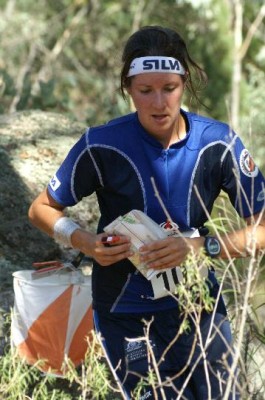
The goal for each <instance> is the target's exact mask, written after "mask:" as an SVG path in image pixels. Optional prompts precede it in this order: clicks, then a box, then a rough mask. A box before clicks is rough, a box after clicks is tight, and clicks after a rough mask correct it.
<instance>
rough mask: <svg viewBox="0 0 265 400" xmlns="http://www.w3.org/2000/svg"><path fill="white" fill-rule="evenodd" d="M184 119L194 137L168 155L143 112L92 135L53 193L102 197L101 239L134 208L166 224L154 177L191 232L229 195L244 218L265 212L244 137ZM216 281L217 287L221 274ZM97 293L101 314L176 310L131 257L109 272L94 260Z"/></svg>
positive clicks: (261, 183)
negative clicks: (142, 117) (141, 117)
mask: <svg viewBox="0 0 265 400" xmlns="http://www.w3.org/2000/svg"><path fill="white" fill-rule="evenodd" d="M181 113H182V115H183V117H184V118H185V120H186V125H187V128H188V129H187V135H186V137H185V138H184V139H183V140H181V141H179V142H177V143H175V144H173V145H171V146H170V147H169V148H168V149H164V148H163V147H162V145H161V144H160V142H158V141H157V140H156V139H155V138H153V137H152V136H150V134H148V133H147V132H146V131H145V129H144V128H143V126H142V125H141V124H140V122H139V120H138V115H137V113H132V114H129V115H125V116H123V117H120V118H117V119H114V120H112V121H110V122H109V123H107V124H106V125H102V126H98V127H92V128H89V129H87V131H86V132H85V133H84V135H83V136H82V137H81V138H80V140H79V141H78V142H77V143H76V144H75V145H74V146H73V148H72V149H71V150H70V152H69V154H68V155H67V157H66V159H65V160H64V162H63V163H62V165H61V166H60V168H59V169H58V171H57V172H56V174H55V175H54V177H53V178H52V179H51V181H50V183H49V185H48V190H49V193H50V195H51V196H52V197H53V198H54V199H55V200H56V201H57V202H58V203H59V204H61V205H62V206H64V207H68V206H73V205H75V204H76V203H78V202H79V201H81V200H82V198H84V197H86V196H89V195H91V194H92V193H94V192H95V193H96V195H97V199H98V204H99V208H100V219H99V223H98V233H100V232H103V228H104V227H105V226H106V225H108V224H109V223H110V222H112V221H113V220H114V219H115V218H117V217H118V216H120V215H124V214H126V213H127V212H129V211H131V210H132V209H138V210H141V211H143V212H145V213H146V214H147V215H148V216H149V217H151V218H152V219H153V220H154V221H156V222H157V223H158V224H161V225H162V224H164V223H165V222H166V216H165V214H164V212H163V210H162V208H161V205H160V204H159V201H158V199H157V197H156V196H155V194H154V189H153V186H152V182H151V177H153V178H154V180H155V183H156V187H157V189H158V191H159V194H160V196H161V198H162V201H163V203H164V205H165V207H166V209H167V210H168V213H169V215H170V216H171V218H172V220H173V221H174V222H176V223H177V224H178V226H179V227H180V229H181V230H183V231H184V230H188V229H191V228H199V227H202V226H203V225H204V224H205V222H206V221H207V213H209V214H210V213H211V211H212V207H213V204H214V201H215V200H216V198H217V197H218V195H219V193H220V191H221V190H223V191H224V192H226V193H227V194H228V196H229V199H230V201H231V203H232V205H233V206H234V208H235V209H236V210H237V212H238V213H239V215H240V216H242V217H245V218H246V217H249V216H250V215H253V214H256V213H258V212H260V211H261V210H262V209H263V207H264V199H265V189H264V188H265V180H264V177H263V176H262V174H261V172H260V171H259V169H258V168H257V166H256V165H255V163H254V162H253V159H252V157H251V156H250V154H249V152H248V151H247V149H246V148H245V147H244V145H243V143H242V142H241V140H240V138H239V137H238V136H237V135H236V134H235V133H234V132H233V131H232V130H231V129H230V127H229V126H228V125H227V124H225V123H222V122H219V121H216V120H213V119H210V118H206V117H203V116H199V115H197V114H194V113H189V112H185V111H183V110H181ZM205 210H207V212H206V211H205ZM209 278H210V280H212V282H213V283H214V284H215V283H216V280H215V277H214V274H213V273H210V276H209ZM92 291H93V306H94V308H95V309H97V310H106V311H109V310H110V311H111V312H149V311H150V312H152V311H155V310H164V309H169V308H173V307H175V306H176V301H175V300H174V299H173V298H172V297H171V296H166V297H163V298H159V299H154V295H153V290H152V285H151V284H150V282H149V281H148V280H147V279H146V278H144V277H143V276H142V275H141V274H140V273H139V272H138V271H137V270H136V268H135V267H134V266H133V264H132V263H131V262H130V261H129V260H128V259H126V260H123V261H121V262H118V263H116V264H113V265H112V266H109V267H101V266H100V265H99V264H97V263H96V262H94V266H93V273H92Z"/></svg>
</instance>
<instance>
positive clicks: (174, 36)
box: [120, 26, 207, 101]
mask: <svg viewBox="0 0 265 400" xmlns="http://www.w3.org/2000/svg"><path fill="white" fill-rule="evenodd" d="M145 56H165V57H173V58H176V59H177V60H179V61H180V63H181V64H182V65H183V67H184V69H185V70H186V75H185V76H183V79H184V80H185V82H186V87H187V88H188V90H189V92H190V94H191V95H192V96H194V97H195V98H196V100H197V101H199V99H198V96H197V93H196V89H195V85H194V83H193V79H192V73H191V72H192V71H191V70H193V71H194V72H195V73H196V75H197V77H198V80H199V82H196V86H198V83H204V84H206V82H207V77H206V74H205V72H204V70H203V69H202V68H201V67H200V66H199V65H198V64H197V63H196V62H195V61H193V60H192V58H191V57H190V55H189V53H188V50H187V47H186V44H185V42H184V40H183V39H182V37H181V36H180V35H179V34H178V33H177V32H175V31H174V30H173V29H169V28H163V27H161V26H144V27H142V28H141V29H139V30H138V31H137V32H135V33H133V34H132V35H131V36H130V37H129V39H128V40H127V43H126V44H125V47H124V50H123V53H122V62H123V67H122V70H121V74H120V90H121V93H122V96H123V97H124V98H125V97H126V88H128V87H130V84H131V79H133V77H127V74H128V71H129V68H130V65H131V62H132V61H133V60H134V59H135V58H138V57H145Z"/></svg>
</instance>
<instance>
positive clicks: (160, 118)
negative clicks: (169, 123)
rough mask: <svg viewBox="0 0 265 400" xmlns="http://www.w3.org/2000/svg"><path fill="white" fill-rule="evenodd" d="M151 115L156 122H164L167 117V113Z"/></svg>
mask: <svg viewBox="0 0 265 400" xmlns="http://www.w3.org/2000/svg"><path fill="white" fill-rule="evenodd" d="M152 117H153V119H154V120H155V121H157V122H164V121H165V119H166V118H167V114H153V115H152Z"/></svg>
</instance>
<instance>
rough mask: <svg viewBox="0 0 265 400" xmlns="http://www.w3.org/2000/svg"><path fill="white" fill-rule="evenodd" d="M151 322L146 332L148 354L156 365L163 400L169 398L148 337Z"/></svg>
mask: <svg viewBox="0 0 265 400" xmlns="http://www.w3.org/2000/svg"><path fill="white" fill-rule="evenodd" d="M151 323H152V320H151V321H149V323H148V324H147V327H146V334H145V336H146V342H147V348H148V354H150V356H151V359H152V364H153V366H154V370H155V374H156V377H157V380H158V383H159V390H160V393H161V396H162V399H163V400H167V398H166V395H165V392H164V389H163V385H162V381H161V377H160V373H159V368H158V364H157V362H156V359H155V355H154V352H153V348H152V344H151V343H150V340H149V339H148V338H149V337H150V326H151Z"/></svg>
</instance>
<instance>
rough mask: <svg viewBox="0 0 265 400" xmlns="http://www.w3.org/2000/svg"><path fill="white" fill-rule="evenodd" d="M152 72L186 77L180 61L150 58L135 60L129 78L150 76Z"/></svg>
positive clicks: (170, 58)
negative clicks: (140, 75)
mask: <svg viewBox="0 0 265 400" xmlns="http://www.w3.org/2000/svg"><path fill="white" fill-rule="evenodd" d="M150 72H160V73H161V72H162V73H172V74H178V75H185V73H186V72H185V69H184V68H183V66H182V64H181V63H180V61H178V60H177V59H176V58H173V57H163V56H148V57H139V58H135V59H134V60H133V61H132V62H131V65H130V69H129V72H128V74H127V77H128V78H129V77H130V76H134V75H138V74H148V73H150Z"/></svg>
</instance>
